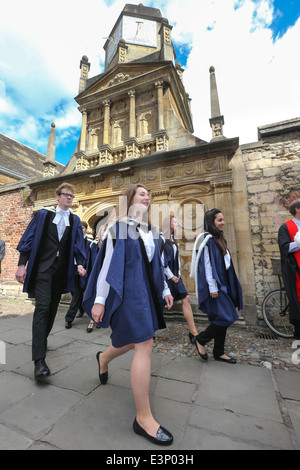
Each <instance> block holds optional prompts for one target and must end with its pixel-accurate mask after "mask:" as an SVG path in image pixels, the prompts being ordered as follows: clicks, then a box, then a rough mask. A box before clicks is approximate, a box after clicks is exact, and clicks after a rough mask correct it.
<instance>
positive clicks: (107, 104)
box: [103, 100, 111, 145]
mask: <svg viewBox="0 0 300 470" xmlns="http://www.w3.org/2000/svg"><path fill="white" fill-rule="evenodd" d="M110 103H111V102H110V100H105V101H103V105H104V129H103V145H108V144H109V121H110Z"/></svg>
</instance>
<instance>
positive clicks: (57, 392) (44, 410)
mask: <svg viewBox="0 0 300 470" xmlns="http://www.w3.org/2000/svg"><path fill="white" fill-rule="evenodd" d="M22 308H23V311H21V310H22V309H21V307H20V305H19V303H18V302H15V303H14V302H12V303H11V308H10V310H11V314H7V312H6V313H5V311H4V312H3V314H2V315H0V341H1V343H0V345H1V346H2V349H1V351H2V355H1V354H0V359H1V358H2V361H1V360H0V362H6V364H2V365H1V364H0V390H1V393H0V436H1V438H0V449H1V450H8V449H9V450H24V449H30V450H51V449H52V450H77V449H78V450H89V449H93V450H105V451H106V455H109V456H110V455H111V458H116V457H115V456H116V455H119V456H121V455H122V451H123V452H124V451H127V454H126V455H138V454H139V452H141V453H142V451H143V450H148V451H149V452H150V453H151V454H152V455H154V456H155V455H158V454H162V453H167V454H174V455H175V454H176V453H177V454H178V453H180V454H183V455H187V454H189V455H192V456H194V457H195V458H196V456H197V451H198V450H223V449H224V450H299V449H300V374H299V372H298V371H296V370H284V369H276V368H274V367H255V366H253V365H249V364H247V363H245V362H242V363H238V364H236V365H230V364H224V363H219V362H216V361H214V360H213V359H212V358H211V356H210V359H209V360H208V362H207V363H204V362H203V361H201V359H200V358H199V357H198V356H197V355H196V354H193V355H191V356H182V355H176V354H175V353H174V352H170V351H168V350H166V351H164V352H158V350H156V349H155V350H154V353H153V357H152V377H151V405H152V410H153V413H154V415H155V417H157V419H158V420H159V422H160V423H161V424H162V425H163V426H165V427H166V428H167V429H169V430H170V431H171V432H172V434H173V435H174V443H173V444H172V446H170V447H167V448H163V447H158V446H155V445H153V444H151V443H149V442H148V441H146V440H145V439H144V438H142V437H140V436H137V435H136V434H134V432H133V430H132V422H133V419H134V417H135V406H134V401H133V396H132V392H131V386H130V364H131V360H132V352H130V353H128V354H127V355H125V356H122V357H120V358H117V359H115V361H114V362H113V363H111V365H110V368H109V383H108V384H107V385H100V384H99V379H98V371H97V363H96V358H95V355H96V352H97V351H99V350H104V349H105V348H106V346H107V345H109V344H110V338H109V331H108V330H102V329H94V331H93V332H92V333H90V334H88V333H87V332H86V326H87V323H88V320H87V317H86V316H84V317H83V318H81V319H76V320H75V322H74V326H73V328H72V329H70V330H66V329H65V327H64V315H65V312H66V310H65V309H64V308H60V310H59V312H58V316H57V319H56V321H55V324H54V328H53V331H52V333H51V335H50V337H49V343H48V349H49V352H48V356H47V363H48V365H49V367H50V369H51V372H52V376H51V377H49V378H48V379H47V380H46V381H45V382H44V383H43V384H38V383H35V381H34V380H33V364H32V362H31V322H32V310H33V308H32V305H31V304H29V303H27V304H25V309H24V306H23V307H22ZM172 327H173V325H172V323H170V324H169V325H168V330H170V331H172ZM159 341H160V340H159ZM3 346H5V352H6V357H5V359H6V360H5V361H4V360H3V359H4V357H3ZM1 351H0V352H1ZM109 458H110V457H109Z"/></svg>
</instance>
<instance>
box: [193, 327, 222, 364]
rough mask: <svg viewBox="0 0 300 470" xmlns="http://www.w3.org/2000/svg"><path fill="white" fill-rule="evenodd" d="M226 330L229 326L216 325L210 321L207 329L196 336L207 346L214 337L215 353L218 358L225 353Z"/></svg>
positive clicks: (200, 342)
mask: <svg viewBox="0 0 300 470" xmlns="http://www.w3.org/2000/svg"><path fill="white" fill-rule="evenodd" d="M226 331H227V326H220V325H214V324H213V323H210V325H209V326H208V327H207V328H206V330H204V331H201V333H199V335H197V336H196V340H197V341H198V343H199V344H201V345H202V346H205V345H206V343H208V342H209V341H211V340H212V339H213V340H214V349H213V355H214V357H215V358H218V357H220V356H223V354H224V345H225V338H226Z"/></svg>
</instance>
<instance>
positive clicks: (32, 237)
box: [16, 183, 86, 380]
mask: <svg viewBox="0 0 300 470" xmlns="http://www.w3.org/2000/svg"><path fill="white" fill-rule="evenodd" d="M73 198H74V187H73V186H72V185H70V184H69V183H62V184H61V185H60V186H59V187H58V188H57V190H56V199H57V201H58V205H57V207H56V208H55V207H53V208H45V209H40V210H39V211H38V212H37V213H36V214H35V216H34V218H33V219H32V221H31V222H30V224H29V225H28V227H27V229H26V230H25V232H24V234H23V236H22V238H21V240H20V242H19V244H18V246H17V250H18V251H19V252H20V258H19V263H18V268H17V272H16V279H17V281H19V282H21V283H23V284H24V286H23V291H24V292H27V293H28V296H29V297H34V298H35V310H34V316H33V325H32V359H33V361H34V363H35V370H34V376H35V379H36V380H40V379H43V378H45V377H47V376H49V375H50V371H49V368H48V366H47V364H46V362H45V358H46V350H47V338H48V335H49V333H50V331H51V329H52V326H53V323H54V320H55V316H56V313H57V309H58V305H59V302H60V299H61V295H62V294H63V293H65V292H72V291H73V289H74V258H75V259H76V263H77V269H78V273H79V275H80V276H84V275H85V273H86V271H85V269H84V268H83V263H84V261H85V249H84V239H83V233H82V228H81V221H80V219H79V217H78V216H77V215H75V214H73V213H72V211H71V209H70V208H71V205H72V202H73Z"/></svg>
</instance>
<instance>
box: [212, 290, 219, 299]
mask: <svg viewBox="0 0 300 470" xmlns="http://www.w3.org/2000/svg"><path fill="white" fill-rule="evenodd" d="M218 295H219V293H218V291H217V292H211V293H210V296H211V297H212V298H213V299H216V298H217V297H218Z"/></svg>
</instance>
